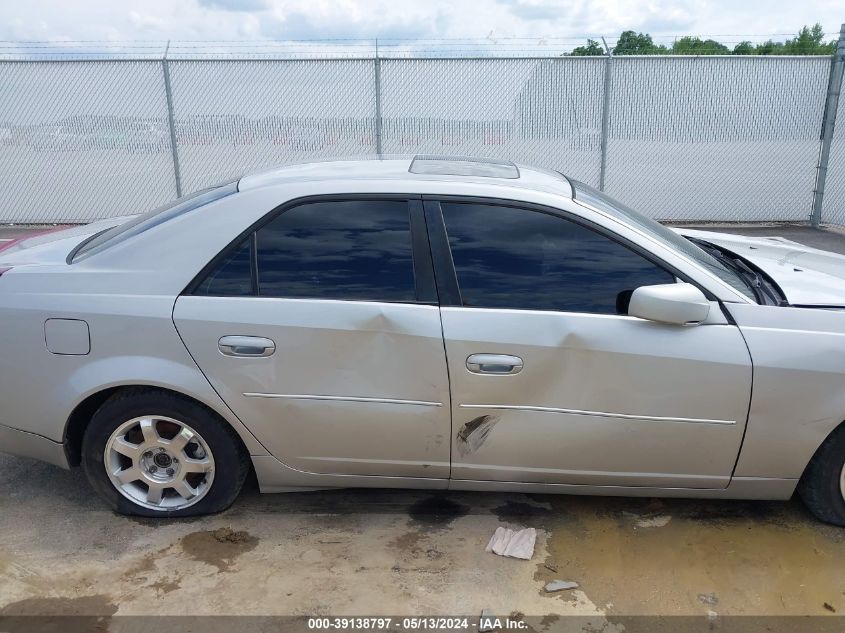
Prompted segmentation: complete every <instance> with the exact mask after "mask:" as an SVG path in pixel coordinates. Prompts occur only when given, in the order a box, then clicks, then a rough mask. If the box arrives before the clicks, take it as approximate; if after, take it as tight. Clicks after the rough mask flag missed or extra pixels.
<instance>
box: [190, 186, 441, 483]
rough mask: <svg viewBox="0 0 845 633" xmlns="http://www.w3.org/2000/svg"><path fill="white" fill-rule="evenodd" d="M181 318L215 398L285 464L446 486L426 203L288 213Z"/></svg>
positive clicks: (225, 260) (236, 257)
mask: <svg viewBox="0 0 845 633" xmlns="http://www.w3.org/2000/svg"><path fill="white" fill-rule="evenodd" d="M174 320H175V323H176V327H177V328H178V330H179V333H180V335H181V336H182V339H183V340H184V342H185V344H186V345H187V347H188V349H189V351H190V352H191V354H192V356H193V357H194V359H195V360H196V362H197V363H198V365H199V366H200V368H201V369H202V371H203V372H204V373H205V375H206V376H207V377H208V379H209V380H210V382H211V383H212V385H213V386H214V388H215V389H216V390H217V391H218V393H220V395H221V396H222V398H223V399H224V400H225V401H226V403H227V404H228V405H229V406H230V407H231V408H232V409H233V411H234V412H235V413H236V414H237V415H238V417H239V418H240V419H241V420H242V421H243V422H244V424H245V425H246V426H247V427H248V428H249V429H250V430H251V431H252V432H253V433H254V434H255V435H256V436H257V437H258V439H259V440H260V441H261V442H262V443H263V444H264V446H265V447H266V448H267V449H268V450H269V451H270V452H271V453H272V454H273V455H274V456H276V457H277V458H278V459H279V460H280V461H282V462H283V463H285V464H286V465H287V466H289V467H291V468H295V469H297V470H301V471H305V472H313V473H324V474H350V475H382V476H396V477H426V478H447V477H448V476H449V451H450V444H449V436H450V424H451V420H450V411H449V386H448V377H447V370H446V360H445V353H444V349H443V340H442V332H441V326H440V315H439V310H438V306H437V295H436V289H435V287H434V281H433V274H432V269H431V258H430V253H429V246H428V240H427V235H426V232H425V226H424V218H423V211H422V202H421V201H420V200H408V199H404V198H376V197H369V198H360V197H358V198H343V197H341V198H338V197H332V198H320V199H314V200H310V201H303V202H301V203H297V204H293V205H291V206H288V207H285V208H283V209H281V210H280V211H278V212H275V213H273V214H271V216H270V217H268V218H267V220H266V221H265V222H264V223H263V225H261V226H259V227H257V228H256V229H255V230H253V231H250V232H249V233H248V234H247V235H245V236H243V238H242V239H241V240H240V242H239V243H237V244H236V245H234V247H233V248H231V249H229V250H228V251H227V252H224V253H223V254H221V256H220V257H218V259H217V260H216V261H215V262H212V264H211V265H210V266H209V267H208V269H207V271H206V273H205V274H204V275H202V276H200V277H199V278H198V280H197V282H196V283H195V284H194V287H193V288H192V289H191V292H190V293H188V294H186V295H185V296H182V297H180V298H179V299H178V301H177V302H176V307H175V312H174Z"/></svg>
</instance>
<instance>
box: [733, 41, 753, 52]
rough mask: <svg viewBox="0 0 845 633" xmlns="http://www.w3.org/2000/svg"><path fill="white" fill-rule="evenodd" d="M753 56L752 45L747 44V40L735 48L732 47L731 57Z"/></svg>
mask: <svg viewBox="0 0 845 633" xmlns="http://www.w3.org/2000/svg"><path fill="white" fill-rule="evenodd" d="M753 54H754V44H752V43H751V42H749V41H748V40H743V41H742V42H740V43H739V44H737V45H736V46H734V49H733V51H732V52H731V55H753Z"/></svg>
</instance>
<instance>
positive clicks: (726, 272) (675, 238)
mask: <svg viewBox="0 0 845 633" xmlns="http://www.w3.org/2000/svg"><path fill="white" fill-rule="evenodd" d="M570 182H571V183H572V185H573V187H574V189H575V199H576V200H577V201H579V202H583V203H585V204H588V205H590V206H591V207H595V208H596V209H598V210H599V211H602V212H604V213H607V214H608V215H610V216H613V217H615V218H619V219H620V220H623V221H624V222H627V223H628V224H632V225H633V226H634V227H635V228H637V229H639V230H640V231H642V232H643V233H646V234H647V235H649V236H650V237H652V238H654V239H656V240H657V241H659V242H662V243H663V244H664V245H666V246H669V247H670V248H672V249H674V250H677V251H680V252H681V253H683V254H684V255H686V256H687V257H689V258H690V259H692V260H693V261H695V262H696V263H697V264H699V265H700V266H702V267H704V268H706V269H707V270H708V271H710V272H711V273H713V274H714V275H716V276H717V277H718V278H719V279H721V280H722V281H724V282H725V283H727V284H728V285H729V286H730V287H731V288H733V289H734V290H736V291H738V292H740V293H741V294H742V295H744V296H746V297H748V298H749V299H751V300H752V301H757V299H756V295H755V293H754V291H753V290H752V289H751V288H750V287H749V285H748V283H747V282H746V281H745V280H744V279H743V277H742V276H740V275H739V274H737V273H736V272H734V271H733V270H731V269H730V268H728V267H727V266H726V265H725V264H723V263H722V262H720V261H719V260H718V259H716V258H715V257H713V256H712V255H711V254H709V253H707V252H705V251H704V250H702V249H701V248H699V247H698V246H696V245H695V244H693V243H692V242H690V241H689V240H688V239H686V238H685V237H683V236H681V235H678V234H677V233H675V231H673V230H672V229H670V228H667V227H665V226H663V225H662V224H660V222H657V221H655V220H652V219H651V218H647V217H646V216H644V215H643V214H641V213H638V212H636V211H634V210H633V209H631V208H629V207H626V206H625V205H624V204H622V203H621V202H617V201H616V200H614V199H613V198H610V197H608V196H606V195H605V194H603V193H602V192H600V191H599V190H598V189H593V188H592V187H590V186H589V185H585V184H584V183H583V182H578V181H577V180H571V181H570Z"/></svg>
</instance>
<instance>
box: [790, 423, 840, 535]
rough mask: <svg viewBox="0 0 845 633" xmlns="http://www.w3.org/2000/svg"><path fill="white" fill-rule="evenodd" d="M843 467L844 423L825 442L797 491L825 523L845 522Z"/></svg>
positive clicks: (807, 469) (803, 476) (806, 470)
mask: <svg viewBox="0 0 845 633" xmlns="http://www.w3.org/2000/svg"><path fill="white" fill-rule="evenodd" d="M843 467H845V426H841V427H839V428H838V429H836V430H835V431H834V432H833V433H831V435H830V436H829V437H828V438H827V439H826V440H825V441H824V442H823V443H822V445H821V446H820V447H819V449H818V450H817V451H816V454H815V455H813V459H811V460H810V463H809V464H808V465H807V468H806V469H805V470H804V474H803V475H802V476H801V481H800V482H799V483H798V494H799V495H800V496H801V499H802V501H804V505H806V506H807V508H808V509H809V510H810V512H812V513H813V514H814V515H815V516H816V518H818V519H820V520H822V521H824V522H825V523H832V524H833V525H838V526H845V497H843V494H845V492H843V490H845V489H843V486H842V483H841V482H842V481H843V479H842V478H843Z"/></svg>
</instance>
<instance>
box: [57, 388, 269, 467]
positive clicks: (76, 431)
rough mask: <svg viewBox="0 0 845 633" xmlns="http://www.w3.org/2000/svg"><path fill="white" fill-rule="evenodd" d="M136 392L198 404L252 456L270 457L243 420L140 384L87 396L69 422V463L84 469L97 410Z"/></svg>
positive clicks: (193, 399) (175, 392) (180, 393)
mask: <svg viewBox="0 0 845 633" xmlns="http://www.w3.org/2000/svg"><path fill="white" fill-rule="evenodd" d="M132 389H149V390H156V391H163V392H166V393H170V394H173V395H176V396H179V397H181V398H185V399H187V400H189V401H191V402H193V403H194V404H197V405H198V406H200V407H202V408H203V409H205V410H207V411H208V412H209V413H212V414H214V415H215V416H217V417H219V418H220V419H221V420H222V421H223V422H224V423H225V424H226V425H228V426H229V427H231V428H232V429H233V430H234V431H235V433H236V434H237V436H238V437H239V438H240V440H241V443H242V444H243V446H244V448H245V449H246V451H247V453H248V454H249V455H256V454H258V455H267V454H268V453H267V451H266V450H265V449H264V447H263V446H262V445H261V444H260V443H259V442H258V440H257V439H256V438H255V437H254V436H253V435H252V433H250V432H249V430H248V429H247V428H246V427H244V426H243V424H242V423H240V420H237V419H236V420H237V423H235V424H233V423H232V419H231V418H232V417H233V416H232V414H231V413H229V415H226V414H224V413H223V412H221V411H219V410H218V409H217V408H215V407H213V406H211V405H210V404H209V403H208V402H205V401H203V400H201V399H200V398H198V397H196V396H195V395H192V394H190V393H186V392H185V391H182V390H179V389H174V388H173V387H170V386H166V385H161V384H156V383H152V382H140V381H139V382H126V383H122V384H118V385H110V386H104V387H102V388H101V389H98V390H96V391H93V392H91V393H88V394H86V395H85V396H84V397H83V398H82V399H81V400H80V401H79V402H78V403H77V404H76V406H74V408H73V410H72V411H71V413H70V415H69V416H68V418H67V420H66V422H65V429H64V435H63V443H64V447H65V455H66V456H67V461H68V464H69V465H70V466H72V467H76V466H79V465H80V462H81V455H82V438H83V436H84V434H85V429H86V428H87V427H88V424H89V423H90V422H91V418H92V417H93V416H94V414H95V413H96V412H97V410H98V409H99V408H100V407H101V406H103V404H104V403H105V402H106V401H107V400H108V399H109V398H111V397H112V396H114V395H116V394H118V393H123V392H125V391H128V390H132ZM221 402H222V401H221ZM224 406H225V405H224Z"/></svg>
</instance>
